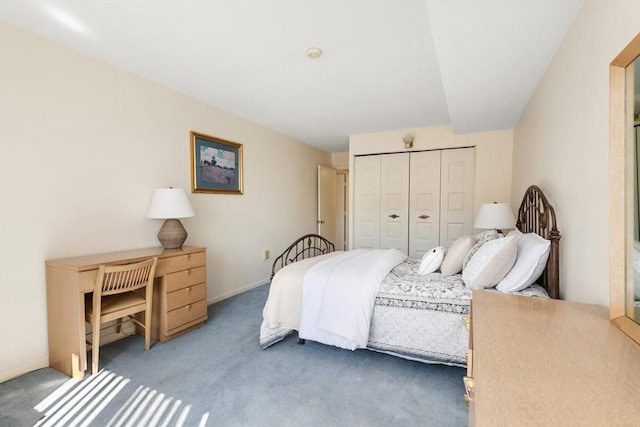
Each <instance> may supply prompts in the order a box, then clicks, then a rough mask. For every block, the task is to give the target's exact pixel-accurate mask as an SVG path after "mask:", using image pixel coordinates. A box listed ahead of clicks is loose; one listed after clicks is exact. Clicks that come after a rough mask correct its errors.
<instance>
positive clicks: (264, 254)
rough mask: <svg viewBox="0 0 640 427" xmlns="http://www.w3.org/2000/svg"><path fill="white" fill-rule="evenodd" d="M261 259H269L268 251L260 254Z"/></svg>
mask: <svg viewBox="0 0 640 427" xmlns="http://www.w3.org/2000/svg"><path fill="white" fill-rule="evenodd" d="M262 259H269V250H268V249H267V250H265V251H264V252H262Z"/></svg>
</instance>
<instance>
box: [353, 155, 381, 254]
mask: <svg viewBox="0 0 640 427" xmlns="http://www.w3.org/2000/svg"><path fill="white" fill-rule="evenodd" d="M355 170H356V171H355V175H354V182H353V185H354V187H353V195H354V201H353V203H354V206H355V209H354V215H353V247H354V248H379V247H380V156H366V157H356V158H355Z"/></svg>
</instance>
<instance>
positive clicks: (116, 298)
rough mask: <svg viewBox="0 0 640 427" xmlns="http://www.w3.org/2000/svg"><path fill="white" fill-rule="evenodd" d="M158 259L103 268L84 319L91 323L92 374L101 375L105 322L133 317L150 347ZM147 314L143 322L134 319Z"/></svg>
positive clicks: (119, 321)
mask: <svg viewBox="0 0 640 427" xmlns="http://www.w3.org/2000/svg"><path fill="white" fill-rule="evenodd" d="M157 262H158V258H155V257H154V258H150V259H148V260H146V261H142V262H137V263H133V264H125V265H104V264H103V265H101V266H100V267H99V268H98V277H97V279H96V284H95V286H94V288H93V297H92V298H89V297H87V302H86V307H85V320H86V321H87V322H88V323H90V324H91V335H92V338H91V342H90V344H91V353H92V354H91V356H92V358H91V374H96V373H97V372H98V354H99V352H100V330H101V328H100V326H101V325H102V324H104V323H106V322H110V321H113V320H118V326H119V325H120V323H121V319H123V318H125V317H130V318H131V319H130V320H132V321H133V322H134V323H136V324H137V325H138V326H139V327H141V328H142V329H144V349H145V351H149V347H150V346H151V303H152V301H153V277H154V275H155V270H156V263H157ZM143 311H144V323H143V322H140V321H139V320H138V319H139V318H140V317H141V316H139V317H138V318H136V316H134V315H135V314H137V313H141V312H143Z"/></svg>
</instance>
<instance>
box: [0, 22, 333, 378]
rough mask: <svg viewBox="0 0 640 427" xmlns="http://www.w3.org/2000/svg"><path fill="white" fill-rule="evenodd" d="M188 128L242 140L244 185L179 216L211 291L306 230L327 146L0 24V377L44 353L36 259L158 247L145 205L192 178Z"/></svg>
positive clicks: (249, 274) (261, 268) (255, 271)
mask: <svg viewBox="0 0 640 427" xmlns="http://www.w3.org/2000/svg"><path fill="white" fill-rule="evenodd" d="M191 130H195V131H199V132H202V133H205V134H209V135H214V136H218V137H221V138H225V139H228V140H232V141H236V142H239V143H242V144H244V167H245V173H244V188H245V194H244V195H242V196H237V195H209V194H191V195H190V198H191V202H192V204H193V206H194V209H195V211H196V217H195V218H188V219H185V220H183V223H184V225H185V227H186V229H187V231H188V232H189V237H188V239H187V242H186V244H189V245H203V246H207V247H208V251H207V270H208V271H207V273H208V292H209V294H208V297H209V302H213V301H216V300H219V299H223V298H225V297H228V296H231V295H233V294H236V293H239V292H241V291H243V290H246V289H249V288H251V287H254V286H256V285H258V284H262V283H265V282H266V281H267V280H268V277H269V274H270V267H271V262H272V261H273V258H272V259H270V260H267V261H264V260H262V252H263V250H265V249H269V250H270V251H271V253H272V254H276V253H278V252H279V251H281V250H282V249H284V248H285V247H286V246H287V245H288V244H289V243H290V242H291V241H292V240H293V239H294V238H296V237H298V236H299V235H302V234H304V233H308V232H313V231H315V229H316V209H317V208H316V204H317V201H316V170H317V167H316V165H317V164H318V163H322V164H325V165H330V164H331V156H330V154H329V153H326V152H324V151H320V150H317V149H315V148H312V147H311V146H308V145H305V144H302V143H299V142H297V141H294V140H291V139H289V138H287V137H284V136H282V135H280V134H278V133H275V132H273V131H270V130H268V129H265V128H263V127H260V126H258V125H256V124H254V123H251V122H248V121H245V120H243V119H240V118H238V117H236V116H233V115H231V114H228V113H226V112H224V111H221V110H219V109H216V108H214V107H211V106H209V105H206V104H204V103H201V102H199V101H196V100H194V99H192V98H189V97H186V96H183V95H181V94H178V93H176V92H174V91H172V90H169V89H167V88H165V87H162V86H159V85H156V84H154V83H152V82H150V81H147V80H144V79H141V78H138V77H136V76H134V75H131V74H129V73H127V72H124V71H122V70H120V69H118V68H115V67H113V66H110V65H108V64H105V63H103V62H101V61H98V60H96V59H93V58H91V57H88V56H85V55H83V54H80V53H78V52H76V51H74V50H71V49H69V48H67V47H64V46H61V45H59V44H56V43H53V42H51V41H48V40H46V39H43V38H41V37H38V36H35V35H33V34H30V33H27V32H24V31H22V30H19V29H16V28H15V27H13V26H11V25H8V24H6V23H2V22H0V162H1V163H0V186H1V189H0V207H1V209H0V227H1V228H0V236H1V237H0V325H2V326H1V327H0V381H3V380H6V379H8V378H11V377H13V376H17V375H19V374H22V373H24V372H28V371H30V370H33V369H36V368H40V367H43V366H47V365H48V354H47V319H46V312H47V308H46V287H45V274H44V260H45V259H50V258H59V257H67V256H74V255H83V254H91V253H101V252H108V251H116V250H122V249H132V248H141V247H148V246H156V245H158V242H157V240H156V237H155V236H156V234H157V232H158V229H159V228H160V226H161V221H160V220H150V219H147V218H146V217H145V216H146V210H147V207H148V203H149V200H150V197H151V193H152V191H153V189H154V188H157V187H168V186H175V187H183V188H187V189H188V188H189V186H190V174H189V131H191ZM254 314H255V313H254ZM214 321H215V320H214ZM256 334H257V331H256Z"/></svg>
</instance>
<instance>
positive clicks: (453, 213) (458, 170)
mask: <svg viewBox="0 0 640 427" xmlns="http://www.w3.org/2000/svg"><path fill="white" fill-rule="evenodd" d="M441 164H442V171H441V179H440V189H441V190H440V194H441V196H440V246H445V247H446V246H449V245H450V244H451V243H452V242H453V241H454V240H456V239H457V238H459V237H462V236H464V235H467V234H471V233H472V228H473V188H474V185H475V175H476V173H475V165H476V162H475V148H460V149H454V150H443V151H442V163H441Z"/></svg>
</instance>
